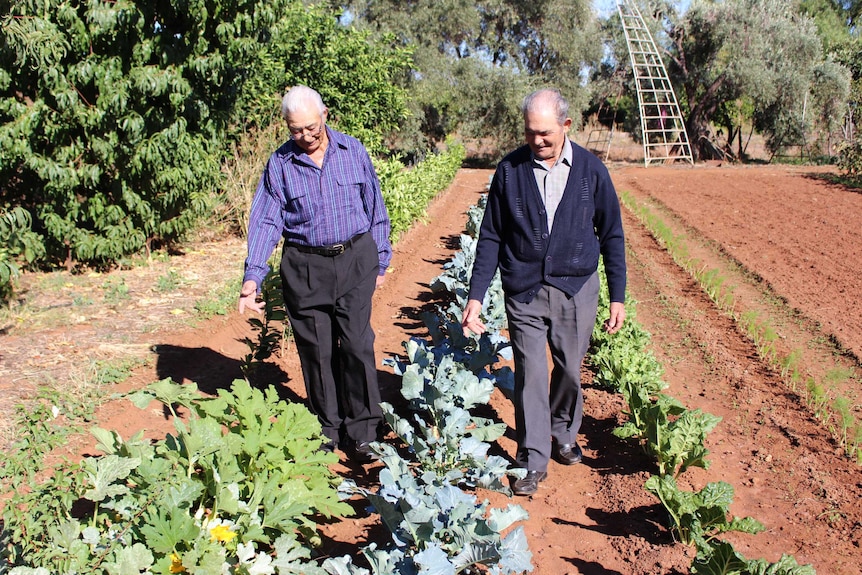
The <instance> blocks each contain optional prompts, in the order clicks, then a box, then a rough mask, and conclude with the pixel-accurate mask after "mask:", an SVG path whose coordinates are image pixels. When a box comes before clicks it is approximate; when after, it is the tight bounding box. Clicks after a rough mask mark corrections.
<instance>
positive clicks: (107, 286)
mask: <svg viewBox="0 0 862 575" xmlns="http://www.w3.org/2000/svg"><path fill="white" fill-rule="evenodd" d="M102 289H103V290H105V293H104V294H103V296H102V297H103V299H104V300H105V303H107V304H108V305H117V304H120V303H122V302H124V301H127V300H128V299H129V297H130V296H129V286H128V285H127V284H126V280H124V279H122V278H120V279H119V280H108V281H106V282H105V283H103V284H102Z"/></svg>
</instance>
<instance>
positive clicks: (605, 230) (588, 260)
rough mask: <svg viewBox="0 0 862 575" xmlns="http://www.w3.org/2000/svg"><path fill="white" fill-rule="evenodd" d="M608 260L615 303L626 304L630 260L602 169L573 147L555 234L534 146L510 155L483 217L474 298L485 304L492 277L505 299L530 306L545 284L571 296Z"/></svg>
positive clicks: (613, 195) (499, 170)
mask: <svg viewBox="0 0 862 575" xmlns="http://www.w3.org/2000/svg"><path fill="white" fill-rule="evenodd" d="M600 253H601V255H602V256H603V257H604V265H605V273H606V277H607V283H608V290H609V292H610V297H611V301H614V302H623V301H625V291H626V259H625V240H624V237H623V225H622V220H621V217H620V204H619V199H618V198H617V194H616V191H615V190H614V186H613V183H612V182H611V177H610V175H609V174H608V170H607V168H606V167H605V166H604V164H603V163H602V162H601V161H600V160H599V159H598V158H597V157H596V156H595V155H593V154H592V153H591V152H589V151H587V150H585V149H584V148H582V147H580V146H578V145H577V144H575V143H574V142H572V168H571V172H570V173H569V180H568V182H567V183H566V189H565V191H564V192H563V197H562V199H561V200H560V205H559V206H558V207H557V211H556V213H555V215H554V228H553V231H552V232H550V233H549V232H548V217H547V214H546V212H545V204H544V202H543V201H542V198H541V196H540V194H539V187H538V185H537V184H536V177H535V175H534V174H533V166H532V161H531V153H530V148H529V147H528V146H522V147H521V148H518V149H517V150H515V151H514V152H512V153H510V154H509V155H507V156H506V157H505V158H503V160H502V161H501V162H500V164H499V165H498V166H497V170H496V172H495V173H494V178H493V179H492V180H491V187H490V189H489V191H488V204H487V207H486V208H485V215H484V217H483V219H482V226H481V228H480V232H479V240H478V243H477V245H476V260H475V262H474V264H473V272H472V276H471V279H470V294H469V298H470V299H477V300H479V301H482V300H483V299H484V296H485V292H486V291H487V290H488V286H489V285H490V284H491V280H492V279H493V277H494V272H495V271H496V269H497V268H498V267H499V268H500V278H501V280H502V283H503V291H504V292H505V294H506V296H508V297H511V298H513V299H515V300H517V301H520V302H529V301H530V300H532V299H533V297H535V295H536V293H537V292H538V290H539V288H540V287H541V286H542V284H549V285H552V286H554V287H557V288H559V289H561V290H563V291H564V292H566V293H567V294H569V295H574V294H575V293H577V291H578V290H579V289H580V288H581V287H582V286H583V285H584V283H586V281H587V279H588V278H589V277H590V276H591V275H592V274H593V272H595V271H596V269H597V268H598V263H599V254H600Z"/></svg>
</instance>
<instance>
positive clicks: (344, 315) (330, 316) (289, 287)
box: [281, 233, 383, 444]
mask: <svg viewBox="0 0 862 575" xmlns="http://www.w3.org/2000/svg"><path fill="white" fill-rule="evenodd" d="M378 269H379V264H378V257H377V244H375V243H374V239H373V238H372V237H371V234H370V233H369V234H365V235H364V236H362V237H361V238H359V239H358V240H357V241H356V243H355V244H354V245H353V246H351V247H350V248H349V249H348V250H347V251H345V252H344V253H343V254H340V255H337V256H334V257H329V256H322V255H317V254H307V253H303V252H300V251H298V250H297V249H296V248H294V247H290V246H285V248H284V253H283V254H282V258H281V279H282V289H283V291H284V302H285V308H286V311H287V317H288V319H289V320H290V324H291V327H292V328H293V336H294V340H295V341H296V349H297V351H298V353H299V360H300V363H301V364H302V375H303V379H304V380H305V390H306V393H307V396H308V407H309V409H310V410H311V412H312V413H314V414H315V415H316V416H317V419H318V420H319V421H320V424H321V426H322V427H323V434H324V435H326V436H327V437H329V439H331V440H332V441H333V442H334V443H336V444H337V443H338V442H339V440H340V439H341V438H342V435H346V436H347V438H349V439H352V440H354V441H356V442H363V441H372V440H375V439H377V426H378V424H379V423H380V422H381V421H382V419H383V414H382V411H381V409H380V401H381V400H380V388H379V387H378V382H377V365H376V362H375V359H374V331H373V330H372V328H371V297H372V295H373V294H374V289H375V284H376V281H377V274H378Z"/></svg>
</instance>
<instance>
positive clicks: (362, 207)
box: [243, 127, 392, 288]
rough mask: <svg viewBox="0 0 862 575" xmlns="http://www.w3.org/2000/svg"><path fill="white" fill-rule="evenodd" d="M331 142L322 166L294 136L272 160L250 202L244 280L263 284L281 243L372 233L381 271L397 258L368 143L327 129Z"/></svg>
mask: <svg viewBox="0 0 862 575" xmlns="http://www.w3.org/2000/svg"><path fill="white" fill-rule="evenodd" d="M326 133H327V136H328V138H329V145H328V147H327V148H326V153H325V155H324V158H323V167H322V168H320V167H318V165H317V164H315V163H314V162H313V161H312V160H311V158H309V157H308V155H307V154H306V153H305V151H304V150H302V148H300V147H299V146H297V145H296V143H295V142H293V141H292V140H290V141H288V142H286V143H285V144H283V145H282V146H281V147H280V148H279V149H278V150H276V151H275V152H274V153H273V154H272V155H271V156H270V158H269V161H268V162H267V164H266V168H265V169H264V172H263V175H262V176H261V178H260V183H259V184H258V185H257V190H256V191H255V194H254V200H253V201H252V204H251V214H250V215H249V223H248V257H247V258H246V260H245V276H244V278H243V282H245V281H247V280H250V279H251V280H254V281H255V282H257V286H258V288H260V285H261V283H263V279H264V278H265V277H266V274H267V273H268V272H269V264H268V263H267V262H268V260H269V256H270V255H272V252H273V250H274V249H275V246H276V245H278V241H279V240H280V239H281V238H282V237H284V239H285V241H287V242H290V243H294V244H300V245H306V246H318V247H319V246H327V245H332V244H337V243H340V242H344V241H347V240H349V239H350V238H352V237H353V236H355V235H357V234H361V233H364V232H367V231H371V234H372V236H373V237H374V241H375V243H377V252H378V254H379V258H380V275H383V274H384V273H385V272H386V268H387V267H389V261H390V260H391V259H392V246H391V244H390V243H389V216H388V214H387V212H386V206H385V205H384V203H383V195H382V194H381V192H380V182H379V181H378V179H377V173H376V172H375V171H374V166H373V165H372V164H371V158H370V157H369V156H368V152H367V151H366V150H365V147H364V146H363V145H362V144H361V143H360V142H359V140H357V139H356V138H353V137H352V136H348V135H347V134H343V133H341V132H338V131H337V130H333V129H332V128H329V127H327V128H326Z"/></svg>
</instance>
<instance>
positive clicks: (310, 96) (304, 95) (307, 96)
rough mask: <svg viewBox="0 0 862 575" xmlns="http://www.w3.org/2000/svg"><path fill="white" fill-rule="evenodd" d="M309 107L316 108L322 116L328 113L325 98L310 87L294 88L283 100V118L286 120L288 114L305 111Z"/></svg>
mask: <svg viewBox="0 0 862 575" xmlns="http://www.w3.org/2000/svg"><path fill="white" fill-rule="evenodd" d="M309 105H311V106H315V107H316V108H317V110H318V111H319V112H320V115H321V116H323V114H324V113H325V112H326V106H324V105H323V98H321V97H320V94H319V93H317V91H316V90H312V89H311V88H309V87H308V86H294V87H293V88H291V89H290V90H288V91H287V93H286V94H285V95H284V98H282V99H281V116H282V117H283V118H284V119H285V120H286V119H287V115H288V114H291V113H294V112H297V111H299V110H304V109H306V108H307V107H308V106H309Z"/></svg>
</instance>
